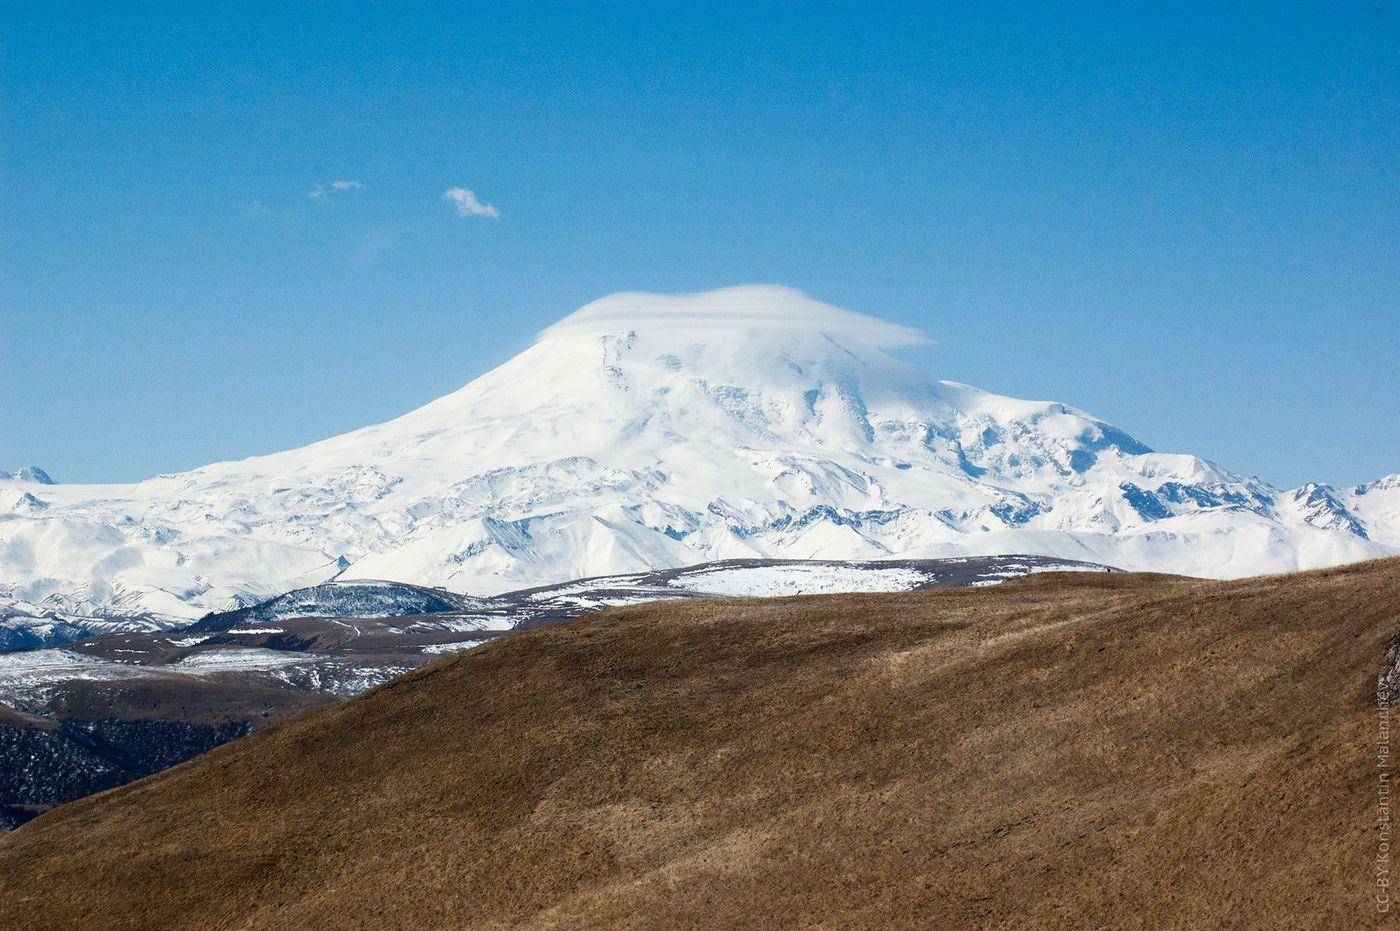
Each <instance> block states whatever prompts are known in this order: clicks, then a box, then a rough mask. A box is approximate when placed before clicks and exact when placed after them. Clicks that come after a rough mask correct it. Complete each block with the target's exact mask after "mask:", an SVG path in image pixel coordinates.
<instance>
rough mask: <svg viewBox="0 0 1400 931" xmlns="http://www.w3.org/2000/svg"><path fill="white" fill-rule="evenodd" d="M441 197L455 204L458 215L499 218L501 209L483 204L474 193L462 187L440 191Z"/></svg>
mask: <svg viewBox="0 0 1400 931" xmlns="http://www.w3.org/2000/svg"><path fill="white" fill-rule="evenodd" d="M442 199H443V200H450V201H452V203H453V204H454V205H456V207H457V216H459V217H490V218H491V219H492V220H499V219H500V218H501V211H499V210H497V209H496V208H495V207H493V206H492V205H490V204H483V203H482V202H481V201H480V200H478V199H477V196H476V194H475V193H473V192H472V191H470V190H468V189H467V188H464V187H454V188H448V189H447V190H446V191H443V192H442Z"/></svg>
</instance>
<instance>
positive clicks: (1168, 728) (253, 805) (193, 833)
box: [0, 560, 1400, 928]
mask: <svg viewBox="0 0 1400 931" xmlns="http://www.w3.org/2000/svg"><path fill="white" fill-rule="evenodd" d="M1397 632H1400V560H1388V561H1383V562H1375V563H1368V564H1364V565H1358V566H1351V567H1345V568H1341V569H1335V570H1328V571H1324V572H1313V573H1306V574H1300V575H1292V576H1280V577H1274V578H1264V579H1254V580H1246V581H1242V582H1230V583H1219V582H1198V581H1189V580H1183V579H1177V578H1171V577H1162V576H1143V575H1131V576H1094V575H1044V576H1033V577H1030V578H1027V579H1023V580H1020V581H1016V582H1012V583H1009V584H1007V585H1004V586H1000V587H997V588H991V589H981V590H974V591H938V592H922V593H913V594H903V595H860V596H830V597H819V598H797V599H787V600H782V601H734V602H730V601H726V602H693V603H683V604H667V605H658V606H641V607H634V608H628V609H623V610H618V611H613V612H609V613H607V614H604V615H599V616H595V617H591V618H588V619H585V620H581V621H578V622H574V623H570V624H565V625H560V626H557V627H550V628H546V629H542V630H537V631H532V632H529V633H526V634H520V635H515V636H510V637H506V638H503V639H502V640H499V641H496V642H493V643H491V644H489V645H487V646H484V647H481V648H479V649H477V650H475V651H473V652H472V653H469V654H466V655H464V656H461V657H457V658H454V659H450V660H447V661H444V662H442V663H439V664H436V665H434V666H432V667H429V668H427V669H425V670H422V671H420V672H417V673H414V674H412V675H409V676H407V677H405V678H403V679H401V680H398V681H395V682H393V683H390V684H389V685H386V686H384V687H382V688H379V689H377V690H375V691H373V692H371V693H369V694H367V695H365V696H363V697H362V698H359V699H357V700H354V701H351V702H348V703H346V704H343V705H338V706H335V707H330V708H326V709H322V710H318V711H315V712H311V713H309V714H306V715H303V716H301V717H298V718H296V719H293V720H291V721H288V722H286V723H284V724H281V725H277V726H274V727H271V728H269V729H267V730H264V731H262V732H259V733H256V734H254V735H253V736H251V737H248V738H245V739H243V740H240V741H237V742H235V743H233V744H230V745H228V746H226V747H224V748H221V749H219V750H215V751H213V752H211V753H209V754H207V755H206V756H204V757H201V758H199V759H197V760H195V761H193V762H191V763H188V764H185V765H183V766H180V767H178V768H176V769H174V770H170V771H167V772H165V773H161V774H159V775H157V776H154V777H152V778H149V779H146V780H143V781H142V782H139V783H135V784H133V785H130V786H127V787H124V788H122V789H117V790H115V791H112V792H109V793H105V794H103V795H99V796H95V797H92V798H89V799H84V800H82V801H80V802H76V803H73V804H71V805H68V806H65V807H63V808H60V809H58V810H56V811H54V812H51V813H50V814H47V815H45V816H43V817H42V818H40V819H38V820H37V821H35V822H33V823H31V824H30V825H28V826H26V827H24V828H22V829H20V830H19V831H16V832H15V833H14V834H12V835H10V836H8V837H6V838H5V839H3V840H0V926H4V927H42V926H86V927H104V928H112V927H133V928H135V927H258V928H283V927H285V928H305V927H371V926H386V925H387V926H398V927H424V926H456V927H481V928H496V927H514V926H528V927H535V928H575V927H580V926H595V927H596V926H606V927H634V928H658V927H689V926H695V927H715V928H735V927H749V926H768V927H774V926H812V925H821V926H825V927H872V928H874V927H879V928H886V927H949V926H970V925H978V926H985V925H1003V926H1017V927H1024V926H1036V925H1048V926H1074V925H1077V926H1086V925H1099V926H1102V925H1113V926H1123V927H1133V926H1137V927H1161V926H1212V925H1220V924H1234V925H1246V926H1265V925H1272V926H1290V927H1296V926H1312V927H1326V926H1331V927H1349V926H1362V925H1365V924H1368V923H1373V922H1375V921H1376V920H1377V919H1378V917H1379V916H1377V915H1376V914H1375V913H1374V912H1373V911H1371V910H1370V908H1369V903H1370V895H1371V886H1370V883H1371V875H1372V864H1371V861H1372V858H1373V857H1374V855H1375V849H1376V835H1375V827H1374V813H1375V812H1374V804H1375V791H1376V787H1375V769H1374V766H1375V764H1374V757H1373V748H1374V742H1375V738H1376V712H1375V694H1374V693H1375V683H1376V676H1377V674H1378V672H1380V670H1381V668H1382V665H1383V662H1384V653H1385V650H1386V646H1387V644H1388V643H1389V641H1390V640H1391V639H1392V638H1393V637H1394V636H1395V635H1396V634H1397ZM1397 907H1400V906H1397Z"/></svg>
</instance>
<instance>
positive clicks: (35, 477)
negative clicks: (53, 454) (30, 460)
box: [0, 465, 58, 485]
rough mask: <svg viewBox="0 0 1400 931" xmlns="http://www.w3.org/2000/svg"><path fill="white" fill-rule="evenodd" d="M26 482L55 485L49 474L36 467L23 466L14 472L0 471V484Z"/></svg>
mask: <svg viewBox="0 0 1400 931" xmlns="http://www.w3.org/2000/svg"><path fill="white" fill-rule="evenodd" d="M9 481H14V482H28V483H30V484H34V485H56V484H58V483H57V482H55V481H54V480H53V479H51V478H49V473H47V472H45V471H44V470H43V469H41V468H39V467H38V466H33V465H28V466H23V467H22V468H20V469H19V470H18V471H16V472H6V471H5V470H4V469H0V482H9Z"/></svg>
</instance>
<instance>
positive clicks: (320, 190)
mask: <svg viewBox="0 0 1400 931" xmlns="http://www.w3.org/2000/svg"><path fill="white" fill-rule="evenodd" d="M364 189H365V186H364V185H363V184H361V183H360V182H358V181H332V182H331V183H330V184H328V185H327V184H318V185H316V186H315V187H314V188H312V189H311V193H309V194H307V195H306V196H307V197H310V198H311V199H312V200H327V199H329V198H330V196H331V195H332V194H338V193H340V192H341V191H363V190H364Z"/></svg>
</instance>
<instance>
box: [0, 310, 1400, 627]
mask: <svg viewBox="0 0 1400 931" xmlns="http://www.w3.org/2000/svg"><path fill="white" fill-rule="evenodd" d="M922 339H923V337H922V335H921V334H918V333H916V332H914V331H912V330H910V329H909V328H907V327H902V326H899V325H896V324H892V323H888V322H886V321H882V320H878V319H875V318H872V317H867V316H862V315H860V314H855V313H851V312H849V311H845V310H841V309H840V308H836V307H833V306H831V305H829V304H824V303H822V302H820V301H815V300H813V299H811V298H808V297H806V296H805V295H802V294H801V293H799V292H796V291H793V290H791V289H787V288H774V287H768V286H750V287H740V288H726V289H723V290H720V291H714V292H708V293H705V294H696V295H648V294H640V293H628V294H621V295H613V296H612V297H609V298H604V299H602V300H600V301H595V302H593V303H592V304H589V305H587V306H585V307H584V308H581V309H580V310H578V311H576V312H575V313H573V314H571V315H569V316H567V317H565V318H564V319H563V320H561V321H560V322H559V323H558V324H556V325H554V326H552V327H550V328H548V329H546V330H545V331H544V332H543V333H542V334H540V337H539V339H538V340H537V341H536V342H535V344H534V345H532V346H531V347H530V348H529V349H527V350H526V351H525V352H523V353H521V354H520V355H518V356H516V357H515V358H513V359H511V360H510V361H508V362H506V363H505V364H504V365H502V366H500V367H499V368H497V369H495V370H493V371H491V372H488V373H487V374H485V375H483V376H481V377H480V378H477V379H476V380H474V381H472V382H471V383H469V384H468V385H466V386H465V387H463V388H462V389H460V390H458V391H456V392H453V393H452V394H449V395H447V396H445V397H443V398H440V399H438V400H436V401H434V402H432V403H430V404H428V405H426V406H424V407H422V408H419V409H418V410H416V411H413V412H411V413H408V414H405V415H404V416H402V417H400V418H398V419H396V420H392V421H389V422H388V423H383V424H378V425H376V426H372V427H366V428H364V429H362V430H357V431H354V432H352V433H348V434H345V435H342V436H338V437H334V438H331V439H328V440H324V441H322V442H319V443H314V444H312V445H310V446H306V447H303V448H301V449H297V450H291V451H288V452H283V453H277V454H274V455H270V456H261V457H256V458H252V459H245V460H242V461H237V462H222V463H216V464H213V465H210V466H206V467H204V468H201V469H196V470H194V471H192V472H187V473H182V474H179V475H169V476H161V477H158V478H155V479H151V480H149V481H146V482H142V483H139V484H137V485H129V486H63V485H58V486H52V487H47V488H45V489H44V493H43V499H44V502H43V503H44V504H45V505H46V506H45V507H43V508H36V507H34V506H33V504H32V503H30V504H28V505H27V506H23V507H21V506H17V505H16V506H11V507H10V509H9V511H8V513H6V512H5V511H4V510H3V509H4V508H5V507H6V500H5V499H4V498H3V497H0V598H3V597H9V598H10V599H13V600H15V601H23V602H27V603H28V604H29V605H30V608H31V609H32V607H33V606H34V605H40V606H46V607H51V608H53V609H54V610H60V611H66V612H70V613H71V612H74V611H87V612H98V613H108V614H111V613H125V612H130V613H137V614H156V615H166V616H170V617H181V618H183V617H192V616H197V615H199V614H202V613H204V612H205V611H209V610H218V609H225V608H228V607H234V606H238V605H240V604H249V603H252V602H253V601H257V600H261V599H263V598H266V597H268V596H271V595H276V594H279V593H281V592H284V591H288V590H290V589H294V588H300V587H305V586H307V585H312V584H315V583H317V582H320V581H324V580H326V579H329V578H341V579H353V578H392V579H399V580H403V581H406V582H411V583H416V584H420V585H431V586H439V587H444V588H448V589H451V590H453V591H457V592H463V593H471V594H491V593H494V592H499V591H504V590H508V589H514V588H519V587H522V586H526V585H531V584H541V583H548V582H555V581H560V580H563V579H569V578H577V577H584V576H593V575H602V574H609V573H618V572H636V571H645V570H651V569H658V568H666V567H675V566H684V565H692V564H695V563H700V562H705V561H710V560H717V559H730V558H742V557H771V558H797V559H811V558H821V559H881V558H894V557H903V558H937V557H943V556H952V555H964V554H999V553H1038V554H1043V555H1048V556H1060V557H1066V558H1071V559H1084V560H1091V561H1095V562H1100V563H1107V564H1111V565H1117V566H1121V567H1124V568H1141V569H1161V570H1168V571H1176V572H1185V573H1191V574H1199V575H1212V576H1238V575H1245V574H1250V573H1257V572H1266V571H1273V570H1287V569H1296V568H1306V567H1311V566H1319V565H1326V564H1331V563H1336V562H1343V561H1348V560H1354V559H1361V558H1365V557H1368V556H1376V555H1383V554H1387V553H1392V552H1396V551H1400V485H1394V484H1392V486H1389V487H1382V486H1385V482H1386V481H1387V480H1382V481H1381V482H1377V483H1373V485H1372V486H1359V487H1357V488H1353V489H1326V488H1323V486H1305V487H1304V488H1302V489H1298V490H1297V491H1294V492H1285V491H1280V490H1279V489H1275V488H1272V487H1270V486H1268V485H1266V484H1264V483H1262V482H1259V481H1258V480H1255V479H1251V478H1246V477H1244V476H1241V475H1238V474H1236V473H1233V472H1229V471H1226V470H1224V469H1222V468H1220V467H1219V466H1216V465H1215V464H1213V463H1210V462H1207V461H1205V460H1202V459H1199V458H1197V457H1195V456H1190V455H1180V454H1163V453H1156V452H1154V451H1152V450H1151V449H1149V448H1148V447H1147V446H1146V445H1145V444H1143V443H1141V442H1139V441H1138V440H1136V439H1134V438H1133V437H1131V436H1130V435H1128V434H1127V433H1125V432H1124V431H1122V430H1120V429H1118V428H1117V427H1114V426H1112V425H1110V424H1107V423H1105V422H1103V421H1101V420H1098V419H1097V418H1095V417H1093V416H1091V415H1089V414H1087V413H1085V412H1083V411H1080V410H1077V409H1075V408H1073V407H1069V406H1067V405H1064V404H1059V403H1055V402H1050V401H1024V400H1017V399H1014V398H1007V397H1001V396H998V395H994V394H990V393H987V392H985V391H981V390H979V389H976V388H973V387H970V386H967V385H961V384H956V383H953V382H947V381H939V380H937V379H935V378H933V377H932V376H931V375H929V374H928V373H926V372H924V371H923V370H921V369H919V368H917V367H915V366H912V365H910V364H908V363H906V362H903V361H900V360H899V359H896V358H895V357H893V356H891V355H890V354H889V353H888V351H887V350H890V349H893V348H897V347H899V346H905V345H910V344H912V343H915V342H918V341H921V340H922Z"/></svg>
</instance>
